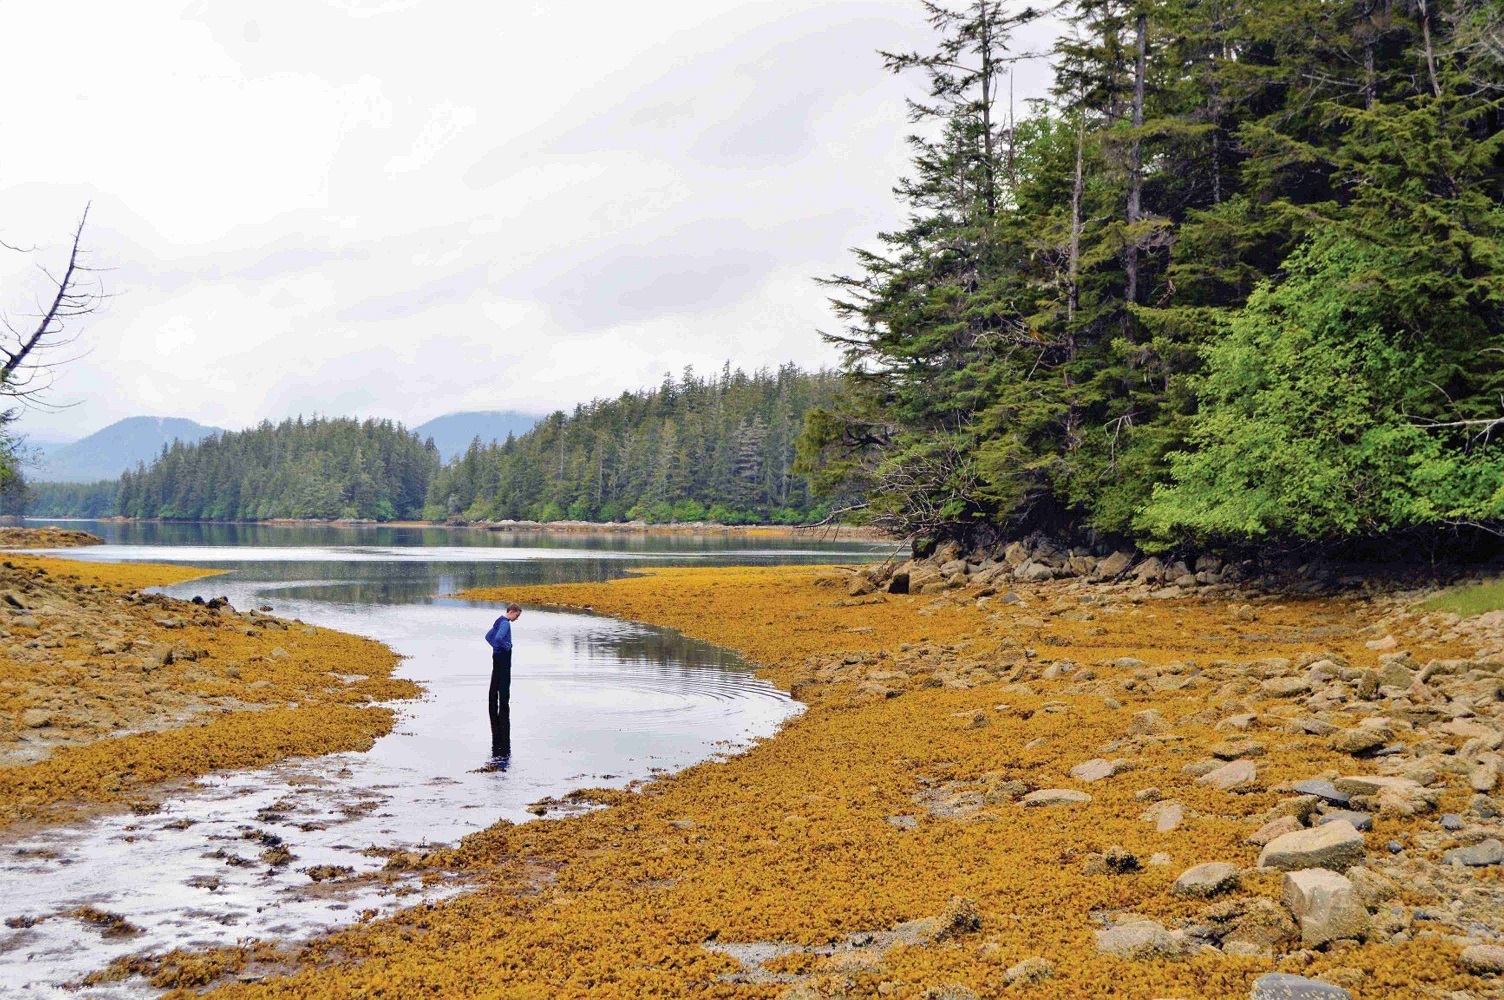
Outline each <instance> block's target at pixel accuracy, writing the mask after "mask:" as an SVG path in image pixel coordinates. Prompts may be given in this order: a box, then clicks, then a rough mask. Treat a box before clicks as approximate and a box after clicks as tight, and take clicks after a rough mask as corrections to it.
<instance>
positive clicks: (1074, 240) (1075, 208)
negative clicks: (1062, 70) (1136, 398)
mask: <svg viewBox="0 0 1504 1000" xmlns="http://www.w3.org/2000/svg"><path fill="white" fill-rule="evenodd" d="M1076 114H1077V117H1078V121H1077V124H1076V180H1075V183H1074V184H1072V185H1071V249H1070V265H1069V275H1070V287H1069V289H1068V291H1067V296H1068V297H1067V299H1066V318H1067V319H1075V318H1076V310H1077V309H1079V308H1080V306H1081V195H1082V194H1083V192H1084V190H1085V176H1084V173H1083V163H1084V161H1085V156H1086V110H1085V108H1082V109H1079V110H1078V111H1077V112H1076ZM1072 353H1074V351H1072Z"/></svg>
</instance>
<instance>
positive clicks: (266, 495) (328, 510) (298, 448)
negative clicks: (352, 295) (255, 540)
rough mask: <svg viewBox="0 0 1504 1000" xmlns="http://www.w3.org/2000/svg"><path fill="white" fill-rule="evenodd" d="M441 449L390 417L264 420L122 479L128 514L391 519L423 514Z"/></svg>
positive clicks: (120, 507)
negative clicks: (257, 424) (420, 438)
mask: <svg viewBox="0 0 1504 1000" xmlns="http://www.w3.org/2000/svg"><path fill="white" fill-rule="evenodd" d="M438 466H439V455H438V450H437V449H436V448H434V447H433V445H432V443H428V442H424V441H421V440H419V439H418V437H417V435H415V434H412V433H410V432H409V431H407V430H405V429H404V428H403V427H402V425H400V424H394V423H392V422H391V421H387V420H380V421H378V420H366V421H364V422H362V421H357V420H350V419H313V420H303V419H302V418H299V419H297V420H287V421H283V422H282V423H280V424H276V425H273V424H271V423H263V424H262V425H261V426H259V427H255V428H252V429H251V430H246V431H238V432H232V433H227V434H219V435H215V436H213V437H209V438H206V439H204V440H203V441H201V442H199V443H198V444H192V445H185V444H183V443H181V442H175V443H174V444H173V446H172V447H171V448H168V449H164V451H163V453H162V456H161V457H160V458H158V459H157V460H156V461H155V462H153V463H152V464H151V465H150V466H147V467H145V468H142V469H139V470H138V471H136V472H128V473H126V474H125V475H123V476H121V477H120V483H119V487H118V493H117V496H116V498H115V512H116V513H118V514H123V515H125V516H127V517H163V518H185V519H215V520H219V519H224V520H261V519H266V518H275V517H297V518H339V517H348V518H370V519H375V520H382V521H387V520H392V519H394V518H400V517H415V516H417V515H418V514H420V513H421V512H422V507H423V500H424V497H425V494H426V491H427V489H428V483H429V481H430V480H431V479H432V478H433V475H434V472H435V471H436V470H437V469H438Z"/></svg>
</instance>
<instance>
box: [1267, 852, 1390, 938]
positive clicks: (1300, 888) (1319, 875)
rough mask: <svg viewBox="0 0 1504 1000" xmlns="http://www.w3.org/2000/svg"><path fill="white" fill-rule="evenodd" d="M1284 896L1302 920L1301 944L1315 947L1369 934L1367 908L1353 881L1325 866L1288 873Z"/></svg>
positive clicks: (1285, 900) (1283, 890) (1292, 910)
mask: <svg viewBox="0 0 1504 1000" xmlns="http://www.w3.org/2000/svg"><path fill="white" fill-rule="evenodd" d="M1281 898H1282V899H1283V901H1284V904H1285V905H1286V906H1288V907H1289V908H1290V912H1291V913H1292V914H1294V915H1295V919H1296V920H1298V921H1299V922H1300V943H1301V944H1302V945H1304V946H1305V947H1307V948H1315V947H1317V946H1319V945H1323V944H1326V943H1327V942H1328V941H1339V940H1344V939H1352V940H1357V941H1362V940H1363V939H1364V938H1366V937H1368V932H1369V927H1370V924H1369V920H1368V910H1366V909H1364V907H1363V900H1362V899H1360V898H1359V896H1358V890H1357V889H1356V888H1354V886H1353V884H1352V882H1350V881H1348V880H1347V879H1346V878H1345V877H1343V876H1341V875H1338V874H1337V873H1336V872H1332V871H1327V870H1326V869H1325V868H1307V869H1304V870H1302V871H1296V872H1290V873H1288V874H1287V875H1285V881H1284V885H1283V887H1282V889H1281Z"/></svg>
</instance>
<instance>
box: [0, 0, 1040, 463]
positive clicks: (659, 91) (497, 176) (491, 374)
mask: <svg viewBox="0 0 1504 1000" xmlns="http://www.w3.org/2000/svg"><path fill="white" fill-rule="evenodd" d="M7 19H8V24H7V27H8V29H9V30H8V32H7V38H6V40H5V41H4V42H0V88H3V92H5V93H8V94H11V95H12V96H13V98H14V99H13V100H12V101H10V102H9V103H8V104H7V111H6V127H7V136H8V138H9V139H10V142H9V143H8V150H9V152H8V153H7V155H6V156H5V157H0V239H4V240H5V241H6V242H8V243H12V244H44V245H45V248H46V249H47V251H48V252H49V253H50V254H51V257H50V258H49V259H53V260H55V259H56V255H57V254H58V252H59V250H60V245H61V243H62V241H63V239H64V237H65V236H66V234H67V233H68V231H69V229H70V227H71V226H72V225H73V223H74V222H75V221H76V218H77V213H78V212H79V211H80V210H81V208H82V206H83V204H84V203H85V202H86V201H89V200H92V201H93V203H94V207H93V211H92V214H91V218H90V227H89V230H88V232H87V234H86V242H87V243H88V245H89V246H90V248H91V249H92V251H93V257H92V260H93V262H94V263H96V264H98V265H101V266H103V267H107V268H109V269H108V270H106V271H104V272H103V274H102V280H103V281H104V284H105V286H106V287H107V288H108V290H109V291H110V292H111V293H112V296H113V298H112V299H111V300H110V301H109V302H108V303H107V305H106V307H105V308H104V310H103V311H102V312H101V313H100V314H99V315H97V316H95V317H93V318H92V319H91V321H90V322H89V323H88V325H87V327H86V328H84V329H83V343H84V344H86V345H87V346H88V347H89V349H90V353H89V354H88V356H87V357H85V358H83V359H82V360H80V361H77V362H75V363H73V364H72V365H70V366H68V367H67V368H66V369H64V370H63V371H62V373H61V377H60V378H59V380H58V385H57V388H56V390H55V393H54V398H53V401H54V402H55V403H62V404H66V403H75V404H76V405H72V406H67V407H64V408H63V409H61V410H59V411H57V412H54V413H44V412H37V413H33V414H30V415H28V417H27V418H26V421H25V424H26V427H27V429H29V430H30V431H32V432H33V433H36V434H38V435H39V436H42V437H53V438H62V437H77V436H81V435H83V434H85V433H88V432H89V431H92V430H94V429H97V428H98V427H101V426H103V425H104V424H106V423H109V422H111V421H112V420H115V419H119V418H121V417H125V416H131V415H135V414H139V413H153V414H157V415H164V416H185V417H192V418H195V419H198V420H201V421H204V422H206V423H217V424H220V425H225V426H241V425H248V424H251V423H254V422H256V421H258V420H260V419H262V418H272V419H279V418H281V417H284V416H288V415H292V414H296V413H300V412H301V413H312V412H315V411H317V412H323V413H345V412H350V413H356V414H360V415H381V416H391V417H396V418H399V419H403V420H406V421H407V422H409V423H416V422H419V421H421V420H424V419H427V418H429V417H432V416H435V415H437V414H440V413H444V412H449V411H452V410H457V409H475V408H486V407H509V408H533V409H540V410H543V409H552V408H554V407H563V408H566V409H567V408H569V407H571V406H572V405H573V404H574V403H575V402H577V401H580V400H584V399H589V398H591V397H594V396H597V395H614V394H616V393H618V392H620V391H622V390H625V389H636V388H639V387H641V386H644V385H651V384H655V383H656V382H657V381H658V380H659V379H660V378H661V377H662V373H663V372H664V371H665V370H672V371H678V370H679V369H681V368H682V367H684V366H685V365H694V366H695V367H697V368H698V369H701V370H714V369H718V368H719V367H720V365H721V363H722V362H723V361H724V360H726V359H730V360H731V361H732V362H733V363H736V364H742V365H746V366H756V365H761V364H777V363H780V362H783V361H789V360H794V361H798V362H801V363H804V364H810V365H818V364H829V363H833V362H834V361H835V354H834V353H833V352H832V351H831V350H830V349H829V348H828V347H827V346H826V345H824V344H823V343H822V342H821V341H820V339H819V337H818V336H817V334H816V332H815V331H816V330H817V329H818V328H827V329H828V328H830V327H831V326H832V325H833V320H832V318H831V316H830V314H829V310H828V308H827V306H826V303H825V292H824V291H823V290H821V289H820V288H819V287H817V286H816V285H815V284H814V283H813V282H812V281H811V280H810V279H811V278H812V277H813V276H816V275H823V274H828V273H831V272H832V271H836V270H839V269H841V268H844V267H847V266H849V258H848V255H847V248H848V247H850V246H851V245H853V244H856V243H861V242H870V240H871V238H872V235H873V233H875V232H876V231H877V230H878V229H879V228H882V227H885V226H891V225H893V224H894V223H895V222H896V221H897V220H898V218H899V217H900V212H899V207H898V206H897V205H895V204H894V202H893V198H892V194H891V188H892V184H893V181H894V179H895V177H896V176H897V174H898V172H899V171H900V170H901V169H902V168H903V165H904V157H905V153H904V146H903V141H902V140H903V135H904V133H905V132H906V131H907V130H908V127H909V126H908V125H907V124H906V122H905V119H904V108H903V96H904V94H905V93H913V92H914V88H916V87H917V86H918V85H919V81H917V80H912V81H904V80H896V79H894V78H892V77H890V76H888V75H887V74H885V73H884V72H883V71H882V68H881V65H880V61H879V59H878V57H877V56H876V54H875V53H874V52H873V50H874V49H875V48H876V47H878V46H879V45H881V46H884V47H889V48H905V47H913V46H915V45H922V44H924V42H925V38H926V31H927V29H926V28H925V26H924V24H923V21H922V19H921V17H920V16H919V11H918V8H917V5H915V4H914V3H912V2H911V0H765V2H759V3H746V2H737V0H697V2H689V0H657V2H650V3H646V4H620V3H615V2H604V0H588V2H581V3H575V4H550V3H541V2H536V3H524V2H508V3H502V4H489V5H477V4H439V3H428V4H424V3H418V2H406V0H400V2H378V0H329V2H319V0H264V2H262V3H258V4H256V5H254V6H253V7H246V6H243V5H229V4H216V3H209V2H207V0H201V2H197V3H193V4H191V5H190V6H188V7H187V8H186V9H185V8H184V7H183V6H182V3H181V0H141V2H139V3H132V4H115V3H104V2H102V0H90V2H63V3H57V4H32V5H22V6H16V7H15V9H13V10H10V11H9V12H8V15H7ZM1028 73H1032V74H1033V76H1032V77H1030V78H1029V80H1030V83H1029V85H1028V86H1025V85H1023V83H1022V82H1021V84H1020V88H1019V91H1020V96H1021V97H1022V96H1027V95H1029V94H1037V93H1040V92H1041V89H1042V85H1043V80H1042V77H1041V76H1040V71H1039V70H1029V71H1028ZM52 81H56V83H53V82H52ZM17 95H25V96H24V99H22V98H21V97H19V96H17ZM33 265H34V261H33V260H31V259H30V258H26V257H23V256H20V255H17V254H12V253H9V252H4V251H0V303H3V304H5V306H6V308H7V309H8V311H9V312H10V314H11V315H12V316H15V315H18V314H19V313H22V312H24V311H25V309H26V307H27V304H28V299H27V295H28V294H30V293H32V292H34V291H35V290H36V289H38V288H39V287H40V285H39V283H38V280H37V276H36V275H35V273H34V272H33V271H32V270H30V269H31V268H32V267H33Z"/></svg>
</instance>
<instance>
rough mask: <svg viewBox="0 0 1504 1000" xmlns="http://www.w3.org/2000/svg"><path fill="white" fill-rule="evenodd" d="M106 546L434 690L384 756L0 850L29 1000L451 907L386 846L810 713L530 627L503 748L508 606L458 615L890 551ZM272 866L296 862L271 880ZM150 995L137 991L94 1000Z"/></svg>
mask: <svg viewBox="0 0 1504 1000" xmlns="http://www.w3.org/2000/svg"><path fill="white" fill-rule="evenodd" d="M98 528H99V530H101V531H102V533H105V534H106V536H107V537H109V538H110V541H111V543H112V544H110V545H106V546H100V547H95V548H92V549H88V550H80V551H77V552H74V553H70V554H73V555H76V556H80V557H83V558H88V559H104V560H115V559H150V560H157V561H180V562H197V563H207V564H212V565H215V566H220V567H226V568H229V569H232V571H233V572H231V573H230V574H229V575H225V576H218V577H212V578H208V579H204V580H199V581H193V582H190V583H186V584H182V585H178V586H175V587H171V588H168V592H169V593H172V594H174V595H175V596H184V597H187V596H192V595H194V594H203V595H204V596H206V597H207V596H213V595H219V594H224V595H227V596H228V597H229V598H230V600H231V603H232V604H234V606H235V607H237V608H242V609H244V608H247V607H253V606H261V605H263V604H270V605H272V606H273V608H274V612H275V613H276V614H278V615H281V616H284V617H288V618H298V619H301V620H303V621H305V622H308V623H311V624H314V625H317V626H324V627H330V628H337V629H341V630H344V631H348V632H356V633H359V634H362V635H367V636H370V637H372V638H375V639H379V640H381V641H383V642H386V643H387V644H388V645H390V646H392V647H393V648H394V649H396V650H397V651H398V652H399V653H401V654H403V655H404V656H405V657H406V659H405V660H404V661H403V664H402V666H401V668H400V670H399V673H400V674H401V675H402V676H405V677H409V678H412V679H413V680H415V681H417V682H418V683H419V684H421V685H422V686H423V687H424V689H425V694H424V696H423V697H422V698H421V699H418V700H416V701H412V702H404V703H401V704H400V705H399V706H398V708H399V720H398V723H397V726H396V729H395V731H394V732H393V733H392V734H391V735H389V736H387V737H384V738H382V739H381V740H379V741H378V742H377V744H376V746H375V747H374V748H373V749H372V750H371V751H370V752H368V753H344V754H334V755H330V756H326V757H319V758H307V759H300V760H294V761H288V762H284V763H282V764H280V765H277V766H274V767H269V768H263V769H260V770H255V771H245V772H236V773H231V774H221V775H214V776H211V777H208V778H205V779H202V780H200V781H198V782H195V783H192V784H191V785H189V786H187V787H185V788H184V789H182V790H181V791H180V792H178V793H176V794H173V795H171V796H169V797H168V798H167V800H166V801H165V802H164V804H163V807H162V809H161V811H160V812H157V813H154V814H151V815H146V816H136V815H128V814H127V815H110V816H105V817H101V818H99V819H96V820H93V821H91V822H87V823H82V824H77V825H71V826H64V827H55V828H51V829H48V830H44V831H41V832H39V833H35V834H32V835H29V836H26V837H23V838H20V839H17V838H10V839H9V840H7V841H6V842H5V843H3V845H0V919H4V920H5V921H7V926H6V927H5V928H4V929H3V930H0V984H3V985H4V986H5V987H6V988H7V990H9V991H15V993H16V995H19V996H31V997H51V996H59V997H61V996H77V995H79V994H77V993H76V992H74V991H72V990H70V989H68V987H67V985H66V984H68V983H72V982H76V981H77V980H78V979H80V978H81V977H82V976H83V975H85V974H87V973H89V972H91V971H94V970H97V969H99V968H101V967H103V966H104V965H106V964H107V963H108V962H109V961H111V960H112V959H114V958H116V957H119V956H121V955H127V954H133V953H136V952H142V951H154V952H161V951H165V950H169V949H171V948H202V947H212V946H217V945H226V944H234V943H235V942H237V941H240V940H244V939H248V938H262V939H268V938H274V939H284V940H286V939H296V938H301V937H307V936H309V935H311V934H314V933H317V932H319V931H322V930H327V929H329V928H332V927H336V926H338V925H340V924H342V923H347V922H350V921H352V920H354V919H357V918H358V917H360V916H362V915H364V914H370V913H382V912H387V911H390V910H392V909H394V908H396V907H400V906H406V905H411V904H413V903H414V902H417V901H419V900H422V899H428V898H436V897H438V896H440V895H443V894H445V893H449V892H453V891H456V887H455V886H454V885H452V884H444V885H437V886H430V887H424V886H422V885H421V884H419V883H418V882H416V881H413V880H406V881H404V880H401V879H397V880H388V879H381V878H377V877H375V876H374V873H376V872H378V871H380V870H381V869H382V867H383V866H384V865H385V861H386V857H387V854H388V853H389V852H390V851H391V850H394V849H412V848H422V847H424V846H431V845H435V844H441V843H453V842H454V841H456V840H458V839H459V838H460V837H462V836H464V835H465V834H467V833H470V832H473V831H475V830H479V829H482V828H484V827H486V826H489V825H491V824H492V823H495V822H496V821H498V820H500V819H509V820H512V821H516V822H521V821H525V820H528V819H530V818H532V817H531V815H530V814H529V813H528V811H527V806H528V805H529V804H530V803H533V802H535V801H537V800H539V799H541V798H544V797H548V796H558V795H562V794H564V793H566V792H568V791H569V790H571V789H574V788H579V787H597V786H607V787H618V786H621V785H624V784H626V783H628V782H630V781H632V780H636V779H641V778H646V777H649V776H651V775H653V774H655V773H660V772H662V771H673V770H676V769H679V768H682V767H685V766H688V765H689V764H691V763H694V762H696V761H701V760H705V759H707V758H709V757H711V756H714V755H716V754H720V753H728V752H733V751H734V750H735V749H736V748H738V747H741V746H745V745H746V744H747V743H748V742H749V741H752V740H756V739H759V738H763V737H766V736H769V735H771V734H772V733H773V732H774V731H776V729H777V727H778V726H779V725H780V724H781V723H782V722H783V721H784V720H785V719H787V718H788V717H789V716H790V715H791V714H793V713H794V712H795V711H797V709H798V706H797V705H796V704H795V703H794V702H792V701H791V700H790V699H789V698H788V697H787V696H786V695H785V694H783V693H782V692H780V691H778V690H777V689H775V688H773V687H772V686H771V685H770V684H768V683H766V682H765V681H761V680H759V679H757V678H756V677H753V676H752V675H751V673H750V672H749V671H748V670H747V669H746V668H745V666H744V665H743V664H742V663H740V662H739V660H738V659H737V658H736V657H735V656H734V655H733V654H730V653H728V652H726V651H724V650H720V649H717V648H716V647H713V646H710V645H707V644H705V643H700V642H696V641H694V640H690V639H686V638H684V637H682V636H679V635H676V634H674V633H671V632H667V631H664V630H660V629H654V628H648V627H645V626H640V625H635V624H631V623H627V622H622V621H619V620H616V619H611V618H604V617H597V616H591V615H582V614H565V613H561V612H551V611H544V610H541V609H530V610H528V611H526V612H525V613H524V615H523V618H522V619H521V621H519V622H518V624H517V626H516V627H515V635H516V641H517V654H516V660H515V663H514V679H513V688H512V705H513V711H512V726H511V733H510V737H511V739H510V745H509V747H504V748H498V747H493V739H492V737H493V734H492V732H491V730H490V727H489V725H488V723H487V720H486V715H485V694H486V686H487V683H488V680H489V670H490V664H489V659H488V650H487V648H486V646H485V644H484V642H483V641H482V640H481V638H480V636H481V634H482V633H483V632H484V631H485V629H486V627H487V626H488V625H489V624H490V621H491V620H492V618H493V617H494V616H495V613H496V610H495V608H493V607H490V606H480V605H472V604H469V603H467V602H462V601H458V600H454V599H452V598H446V597H444V596H443V595H445V594H452V593H454V592H456V591H458V590H460V589H463V588H465V587H469V586H479V585H502V586H505V585H507V584H508V583H532V582H546V581H552V580H559V579H564V580H576V579H602V578H606V577H610V576H614V575H620V574H621V573H622V572H625V571H627V570H628V569H630V568H631V567H633V566H637V565H643V564H675V563H685V562H693V563H702V562H707V561H715V562H748V561H773V562H823V561H843V562H850V561H855V560H860V559H868V558H872V557H873V555H874V554H876V553H878V552H879V548H878V547H876V546H870V545H862V544H843V545H812V544H810V543H808V542H804V543H799V544H790V543H788V542H787V541H786V540H769V541H768V542H760V541H754V542H750V543H749V542H748V541H747V540H745V539H739V540H735V541H731V540H726V539H721V538H715V539H709V540H706V539H688V540H684V539H669V540H667V541H669V542H670V543H673V544H663V542H664V541H665V540H663V539H654V540H651V541H647V540H643V539H640V538H637V539H633V538H627V539H623V538H619V537H607V538H599V537H594V536H584V537H581V538H565V539H563V540H562V541H561V540H559V539H515V538H513V539H507V538H499V539H492V538H487V537H485V536H481V539H479V540H478V539H476V538H474V537H473V536H472V535H469V534H460V535H458V536H457V537H458V539H459V541H458V542H457V543H455V544H444V543H445V542H446V540H452V539H454V538H455V537H456V535H455V534H454V533H445V534H443V535H437V536H436V535H435V534H434V533H432V532H431V531H423V530H421V529H415V530H412V531H410V532H406V533H404V532H403V531H401V530H395V531H394V530H391V529H376V530H372V529H344V531H343V532H341V531H340V530H338V529H315V530H314V531H313V532H309V531H307V530H304V529H297V528H289V529H283V530H281V531H278V530H275V529H266V528H261V529H255V530H252V531H246V530H244V529H241V530H239V531H237V532H234V533H228V532H224V531H219V530H218V529H216V528H214V527H210V526H159V525H150V526H136V525H100V526H98ZM111 536H113V537H111ZM477 541H484V542H485V543H486V544H477ZM497 750H501V751H504V752H503V753H502V754H501V755H499V756H498V755H497V753H496V751H497ZM278 850H285V851H287V852H290V853H291V854H292V855H293V859H292V860H288V861H286V862H285V863H281V864H273V863H271V862H272V861H275V860H277V855H276V853H275V852H276V851H278ZM267 852H271V853H267ZM331 876H332V877H331ZM84 907H92V908H94V909H95V910H97V911H103V912H108V913H113V914H118V915H119V916H121V917H124V918H125V919H126V920H127V921H128V922H129V924H130V925H131V928H132V931H131V932H130V933H126V934H119V933H117V932H116V931H112V930H110V929H109V928H104V927H99V926H95V925H93V924H90V923H89V922H88V921H87V920H85V919H82V918H80V917H78V916H70V915H69V914H75V913H78V912H79V911H80V910H81V909H82V908H84ZM36 918H43V919H40V920H36ZM33 921H35V922H33ZM28 924H29V926H25V925H28ZM153 992H154V991H152V990H150V989H149V988H148V987H146V986H144V984H143V983H142V982H141V981H140V980H133V981H130V982H126V983H122V984H108V985H104V986H97V987H90V988H89V989H88V990H87V991H86V995H88V996H90V997H100V998H117V997H119V998H124V997H136V996H143V995H150V994H151V993H153Z"/></svg>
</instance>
